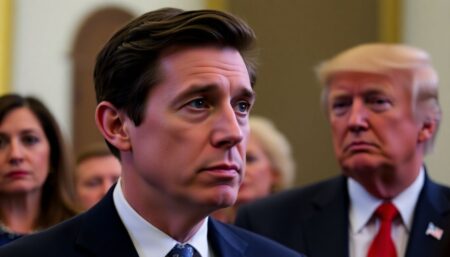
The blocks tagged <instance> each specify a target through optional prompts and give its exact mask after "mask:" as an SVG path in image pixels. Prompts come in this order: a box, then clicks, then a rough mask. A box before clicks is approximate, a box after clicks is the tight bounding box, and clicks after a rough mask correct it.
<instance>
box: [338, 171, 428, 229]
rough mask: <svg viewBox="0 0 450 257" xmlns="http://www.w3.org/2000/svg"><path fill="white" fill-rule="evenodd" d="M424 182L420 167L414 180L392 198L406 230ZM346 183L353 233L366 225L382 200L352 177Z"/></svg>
mask: <svg viewBox="0 0 450 257" xmlns="http://www.w3.org/2000/svg"><path fill="white" fill-rule="evenodd" d="M424 183H425V171H424V168H423V167H421V168H420V172H419V175H418V176H417V177H416V179H415V180H414V182H413V183H412V184H411V185H410V186H409V187H407V188H406V189H405V190H403V191H402V192H401V193H400V194H399V195H397V196H396V197H395V198H394V199H392V202H393V204H394V205H395V207H396V208H397V209H398V211H399V213H400V216H401V218H402V221H403V224H404V225H405V226H406V228H407V230H408V231H410V230H411V226H412V221H413V215H414V209H415V206H416V203H417V199H418V198H419V194H420V191H421V189H422V187H423V185H424ZM347 185H348V192H349V196H350V211H349V216H350V226H351V230H352V232H353V233H358V232H359V231H361V229H363V228H364V226H366V224H367V222H369V220H370V218H371V217H372V214H373V213H374V211H375V209H376V208H377V207H378V206H379V205H380V204H381V203H382V202H383V200H382V199H379V198H376V197H374V196H373V195H371V194H370V193H369V192H367V190H366V189H365V188H364V187H363V186H362V185H361V184H359V183H358V182H357V181H356V180H354V179H352V178H348V180H347Z"/></svg>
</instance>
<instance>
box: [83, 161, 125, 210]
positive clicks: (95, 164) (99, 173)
mask: <svg viewBox="0 0 450 257" xmlns="http://www.w3.org/2000/svg"><path fill="white" fill-rule="evenodd" d="M120 172H121V166H120V162H119V160H118V159H117V158H116V157H114V156H113V155H103V156H91V157H89V158H87V159H84V160H83V161H82V162H80V163H79V164H77V167H76V170H75V174H76V176H75V192H76V196H77V200H78V203H79V205H80V207H81V208H83V209H84V210H87V209H89V208H91V207H92V206H94V205H95V204H96V203H97V202H98V201H100V199H102V197H103V196H104V195H105V194H106V193H107V192H108V190H109V188H110V187H111V186H112V185H113V184H114V183H116V182H117V180H118V179H119V177H120Z"/></svg>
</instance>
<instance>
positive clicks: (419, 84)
mask: <svg viewBox="0 0 450 257" xmlns="http://www.w3.org/2000/svg"><path fill="white" fill-rule="evenodd" d="M341 72H365V73H375V74H382V75H388V76H390V77H392V76H395V75H399V74H406V75H407V78H408V81H407V82H408V83H406V84H407V85H406V86H407V88H408V89H409V90H411V93H412V97H413V99H412V100H413V101H412V102H413V106H412V108H413V109H412V110H413V112H414V113H415V115H416V117H417V118H418V119H420V120H424V121H425V120H427V121H434V122H435V123H436V127H437V128H438V127H439V124H440V121H441V108H440V106H439V101H438V80H439V79H438V75H437V73H436V71H435V69H434V68H433V66H432V64H431V58H430V56H429V54H428V53H427V52H425V51H424V50H421V49H418V48H415V47H412V46H407V45H402V44H388V43H369V44H362V45H358V46H356V47H353V48H350V49H348V50H346V51H344V52H342V53H340V54H338V55H336V56H335V57H333V58H332V59H330V60H327V61H325V62H323V63H321V64H320V65H319V66H318V68H317V69H316V75H317V78H318V79H319V82H320V83H321V84H322V85H323V90H322V95H321V102H322V106H323V107H326V104H327V96H328V90H329V87H328V86H329V82H330V80H331V79H332V78H333V76H334V75H336V74H338V73H341ZM324 109H325V110H326V108H324ZM436 134H437V133H434V134H433V137H432V138H431V140H428V141H427V142H425V153H429V152H430V151H431V150H432V148H433V145H434V141H435V137H436Z"/></svg>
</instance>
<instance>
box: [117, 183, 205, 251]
mask: <svg viewBox="0 0 450 257" xmlns="http://www.w3.org/2000/svg"><path fill="white" fill-rule="evenodd" d="M120 183H121V180H120V179H119V181H118V182H117V185H116V187H115V188H114V192H113V200H114V205H115V207H116V209H117V212H118V213H119V216H120V219H121V220H122V222H123V224H124V225H125V228H126V229H127V231H128V233H129V235H130V237H131V240H132V241H133V244H134V247H135V248H136V251H137V252H138V255H139V256H140V257H153V256H166V255H167V253H169V252H170V250H171V249H172V248H173V247H174V246H175V244H177V243H179V242H177V241H176V240H175V239H173V238H171V237H170V236H169V235H167V234H165V233H164V232H162V231H161V230H159V229H158V228H156V227H155V226H153V225H152V224H151V223H149V222H148V221H146V220H145V219H144V218H142V217H141V216H140V215H139V214H138V213H137V212H136V211H135V210H134V209H133V207H131V206H130V205H129V203H128V202H127V200H126V199H125V196H124V194H123V191H122V187H121V186H120V185H121V184H120ZM207 235H208V218H205V219H204V220H203V223H202V225H201V226H200V229H199V230H198V231H197V232H196V233H195V234H194V235H193V236H192V238H191V239H190V240H189V241H188V242H185V243H189V244H191V245H192V246H193V247H195V249H196V250H197V251H198V252H199V253H200V255H201V256H202V257H208V256H210V255H209V249H208V237H207Z"/></svg>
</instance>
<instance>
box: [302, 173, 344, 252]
mask: <svg viewBox="0 0 450 257" xmlns="http://www.w3.org/2000/svg"><path fill="white" fill-rule="evenodd" d="M331 183H332V184H331V185H330V186H329V187H325V188H326V189H324V190H323V192H322V193H321V194H320V195H318V196H317V197H315V198H314V199H312V202H311V203H312V205H313V208H314V209H315V212H313V213H312V215H311V218H309V219H307V220H306V221H305V224H304V228H305V239H306V248H307V252H308V255H310V256H315V257H328V256H334V257H347V256H348V226H349V225H348V224H349V222H348V205H349V200H348V193H347V183H346V179H345V177H340V178H339V179H337V180H334V181H333V182H331Z"/></svg>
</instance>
